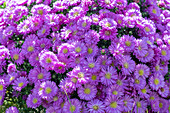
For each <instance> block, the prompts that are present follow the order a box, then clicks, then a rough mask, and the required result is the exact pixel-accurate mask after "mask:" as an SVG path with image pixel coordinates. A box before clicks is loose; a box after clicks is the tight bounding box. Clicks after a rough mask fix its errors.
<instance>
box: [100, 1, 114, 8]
mask: <svg viewBox="0 0 170 113" xmlns="http://www.w3.org/2000/svg"><path fill="white" fill-rule="evenodd" d="M99 5H100V6H102V7H104V8H108V9H113V8H114V6H115V0H99Z"/></svg>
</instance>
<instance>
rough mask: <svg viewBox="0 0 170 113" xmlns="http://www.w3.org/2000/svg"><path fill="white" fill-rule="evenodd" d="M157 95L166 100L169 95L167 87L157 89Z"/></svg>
mask: <svg viewBox="0 0 170 113" xmlns="http://www.w3.org/2000/svg"><path fill="white" fill-rule="evenodd" d="M158 93H159V95H161V96H162V97H165V98H166V97H167V96H168V94H169V87H168V86H167V85H164V87H161V88H159V90H158Z"/></svg>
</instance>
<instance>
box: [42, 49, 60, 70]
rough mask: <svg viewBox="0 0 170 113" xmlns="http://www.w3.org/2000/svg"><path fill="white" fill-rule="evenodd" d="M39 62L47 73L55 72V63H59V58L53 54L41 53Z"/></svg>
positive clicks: (48, 52)
mask: <svg viewBox="0 0 170 113" xmlns="http://www.w3.org/2000/svg"><path fill="white" fill-rule="evenodd" d="M39 62H40V65H41V66H42V67H44V68H45V69H46V70H47V71H48V70H53V69H54V65H55V63H57V62H58V58H57V56H56V55H55V54H54V53H53V52H50V51H41V53H40V54H39Z"/></svg>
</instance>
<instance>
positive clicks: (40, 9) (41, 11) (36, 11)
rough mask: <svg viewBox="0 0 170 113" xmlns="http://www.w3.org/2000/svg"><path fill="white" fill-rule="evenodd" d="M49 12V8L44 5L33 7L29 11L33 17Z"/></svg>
mask: <svg viewBox="0 0 170 113" xmlns="http://www.w3.org/2000/svg"><path fill="white" fill-rule="evenodd" d="M50 11H51V8H50V6H48V5H44V4H39V5H34V6H33V7H32V9H31V12H32V14H33V15H39V16H43V15H46V14H48V13H49V12H50Z"/></svg>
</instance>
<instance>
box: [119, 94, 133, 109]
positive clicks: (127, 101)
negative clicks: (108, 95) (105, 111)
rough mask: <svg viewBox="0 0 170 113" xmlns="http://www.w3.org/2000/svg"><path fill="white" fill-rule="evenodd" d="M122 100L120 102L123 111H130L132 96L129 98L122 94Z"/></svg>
mask: <svg viewBox="0 0 170 113" xmlns="http://www.w3.org/2000/svg"><path fill="white" fill-rule="evenodd" d="M122 100H123V104H122V107H123V111H124V112H129V111H131V110H132V109H133V104H134V100H133V98H131V97H130V96H128V95H125V96H123V98H122Z"/></svg>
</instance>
